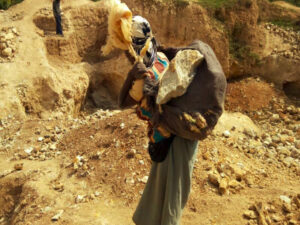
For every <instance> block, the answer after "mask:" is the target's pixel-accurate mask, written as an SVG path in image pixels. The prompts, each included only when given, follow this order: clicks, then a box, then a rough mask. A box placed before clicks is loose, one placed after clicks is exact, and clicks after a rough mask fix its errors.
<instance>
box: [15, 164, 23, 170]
mask: <svg viewBox="0 0 300 225" xmlns="http://www.w3.org/2000/svg"><path fill="white" fill-rule="evenodd" d="M14 169H15V170H22V169H23V163H17V164H15V165H14Z"/></svg>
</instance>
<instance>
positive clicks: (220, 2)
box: [197, 0, 237, 9]
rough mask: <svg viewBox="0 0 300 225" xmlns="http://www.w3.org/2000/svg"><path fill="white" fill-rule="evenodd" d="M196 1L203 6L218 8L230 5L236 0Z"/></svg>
mask: <svg viewBox="0 0 300 225" xmlns="http://www.w3.org/2000/svg"><path fill="white" fill-rule="evenodd" d="M197 2H198V3H200V4H201V5H203V6H204V7H208V8H214V9H218V8H221V7H230V6H232V5H234V4H235V3H236V2H237V0H198V1H197Z"/></svg>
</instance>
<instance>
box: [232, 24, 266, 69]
mask: <svg viewBox="0 0 300 225" xmlns="http://www.w3.org/2000/svg"><path fill="white" fill-rule="evenodd" d="M244 29H246V28H245V26H244V25H243V24H235V26H234V28H233V30H232V33H231V35H230V38H229V53H230V55H231V56H232V57H234V58H235V59H237V60H239V61H245V60H248V61H249V63H254V64H259V63H260V62H261V59H260V57H259V55H258V54H256V53H254V52H252V51H251V48H250V46H248V45H247V44H246V43H245V42H244V41H242V40H241V39H240V35H241V34H242V33H243V32H244Z"/></svg>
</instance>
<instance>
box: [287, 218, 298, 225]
mask: <svg viewBox="0 0 300 225" xmlns="http://www.w3.org/2000/svg"><path fill="white" fill-rule="evenodd" d="M297 224H299V220H298V222H297V221H296V220H294V219H291V220H289V223H288V225H297Z"/></svg>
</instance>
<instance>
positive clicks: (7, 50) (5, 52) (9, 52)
mask: <svg viewBox="0 0 300 225" xmlns="http://www.w3.org/2000/svg"><path fill="white" fill-rule="evenodd" d="M12 53H13V51H12V49H11V48H5V49H4V50H3V51H2V55H3V56H5V57H10V56H12Z"/></svg>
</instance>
